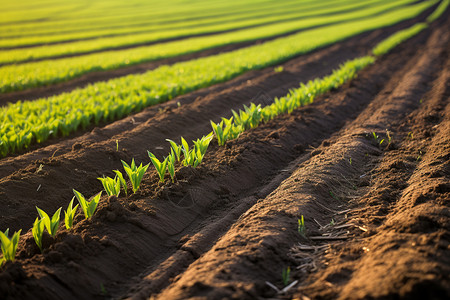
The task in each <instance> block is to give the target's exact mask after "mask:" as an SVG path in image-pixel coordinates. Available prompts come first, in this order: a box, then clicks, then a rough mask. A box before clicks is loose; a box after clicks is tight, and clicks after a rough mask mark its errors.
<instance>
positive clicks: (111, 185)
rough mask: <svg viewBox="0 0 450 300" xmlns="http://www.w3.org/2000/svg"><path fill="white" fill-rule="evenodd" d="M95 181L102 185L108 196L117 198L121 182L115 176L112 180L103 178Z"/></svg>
mask: <svg viewBox="0 0 450 300" xmlns="http://www.w3.org/2000/svg"><path fill="white" fill-rule="evenodd" d="M97 179H98V180H100V182H101V183H102V185H103V188H104V189H105V191H106V193H107V194H108V196H119V194H120V184H121V181H120V178H119V177H118V176H117V175H116V176H115V177H114V179H113V178H111V177H103V178H97Z"/></svg>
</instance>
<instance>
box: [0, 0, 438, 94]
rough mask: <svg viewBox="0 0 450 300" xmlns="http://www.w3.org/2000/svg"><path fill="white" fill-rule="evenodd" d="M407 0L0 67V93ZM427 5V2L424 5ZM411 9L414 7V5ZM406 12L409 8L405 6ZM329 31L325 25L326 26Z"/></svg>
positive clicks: (267, 34) (335, 19) (377, 10)
mask: <svg viewBox="0 0 450 300" xmlns="http://www.w3.org/2000/svg"><path fill="white" fill-rule="evenodd" d="M408 2H411V0H400V1H398V2H393V3H388V4H383V5H380V6H375V7H369V8H367V9H362V10H360V11H354V12H350V13H344V14H340V15H339V14H338V15H331V16H323V17H315V18H312V19H301V20H296V21H290V22H283V23H276V24H271V25H266V26H262V27H256V28H250V29H244V30H239V31H233V32H229V33H223V34H217V35H213V36H206V37H197V38H190V39H184V40H180V41H174V42H169V43H164V44H157V45H152V46H145V47H138V48H132V49H127V50H121V51H114V52H101V53H95V54H90V55H85V56H78V57H71V58H63V59H56V60H45V61H39V62H30V63H25V64H21V65H8V66H3V67H0V92H10V91H16V90H22V89H26V88H31V87H37V86H42V85H48V84H54V83H57V82H61V81H66V80H69V79H71V78H75V77H78V76H81V75H83V74H86V73H88V72H92V71H100V70H110V69H116V68H119V67H123V66H128V65H133V64H138V63H142V62H148V61H154V60H158V59H163V58H169V57H175V56H179V55H182V54H189V53H193V52H198V51H202V50H206V49H210V48H214V47H219V46H224V45H229V44H234V43H240V42H246V41H252V40H257V39H262V38H269V37H273V36H276V35H281V34H286V33H290V32H293V31H297V30H300V29H306V28H310V27H314V26H319V25H323V26H324V25H327V24H328V25H329V24H330V23H331V24H335V23H336V22H342V21H345V20H352V19H359V18H364V17H370V16H373V15H376V14H379V13H381V12H383V11H386V10H391V9H394V8H396V7H398V6H399V5H400V7H401V5H403V4H405V3H408ZM429 3H430V2H427V5H424V4H420V5H424V6H428V5H429ZM414 7H415V6H414ZM408 9H409V7H408ZM328 28H329V26H328Z"/></svg>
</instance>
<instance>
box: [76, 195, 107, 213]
mask: <svg viewBox="0 0 450 300" xmlns="http://www.w3.org/2000/svg"><path fill="white" fill-rule="evenodd" d="M73 193H74V194H75V196H76V197H77V199H78V202H80V205H81V208H82V209H83V212H84V217H85V218H86V219H89V218H90V217H92V215H93V214H94V212H95V210H96V209H97V205H98V202H99V201H100V197H101V196H102V192H100V193H98V194H96V195H95V196H93V197H92V198H91V200H86V198H85V197H84V196H83V194H81V193H80V192H78V191H76V190H73Z"/></svg>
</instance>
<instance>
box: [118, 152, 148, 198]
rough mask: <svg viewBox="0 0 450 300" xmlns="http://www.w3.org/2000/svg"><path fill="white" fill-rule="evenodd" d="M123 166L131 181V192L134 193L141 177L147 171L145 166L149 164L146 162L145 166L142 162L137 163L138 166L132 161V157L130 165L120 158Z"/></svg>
mask: <svg viewBox="0 0 450 300" xmlns="http://www.w3.org/2000/svg"><path fill="white" fill-rule="evenodd" d="M122 164H123V168H124V169H125V172H126V173H127V175H128V177H129V178H130V181H131V186H132V188H133V193H136V191H137V190H138V189H139V186H140V184H141V181H142V177H144V174H145V172H146V171H147V168H148V167H149V165H150V164H147V165H145V166H143V165H142V163H141V164H140V165H139V167H137V166H136V164H135V163H134V158H133V160H132V161H131V165H128V164H127V163H126V162H124V161H123V160H122Z"/></svg>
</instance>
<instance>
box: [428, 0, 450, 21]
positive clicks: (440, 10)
mask: <svg viewBox="0 0 450 300" xmlns="http://www.w3.org/2000/svg"><path fill="white" fill-rule="evenodd" d="M449 4H450V0H442V2H441V4H439V6H438V8H436V10H435V11H434V12H433V13H432V14H431V15H429V16H428V18H427V22H428V23H431V22H433V21H435V20H437V19H438V18H439V17H440V16H441V15H442V14H443V13H444V12H445V11H446V10H447V8H448V5H449Z"/></svg>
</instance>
